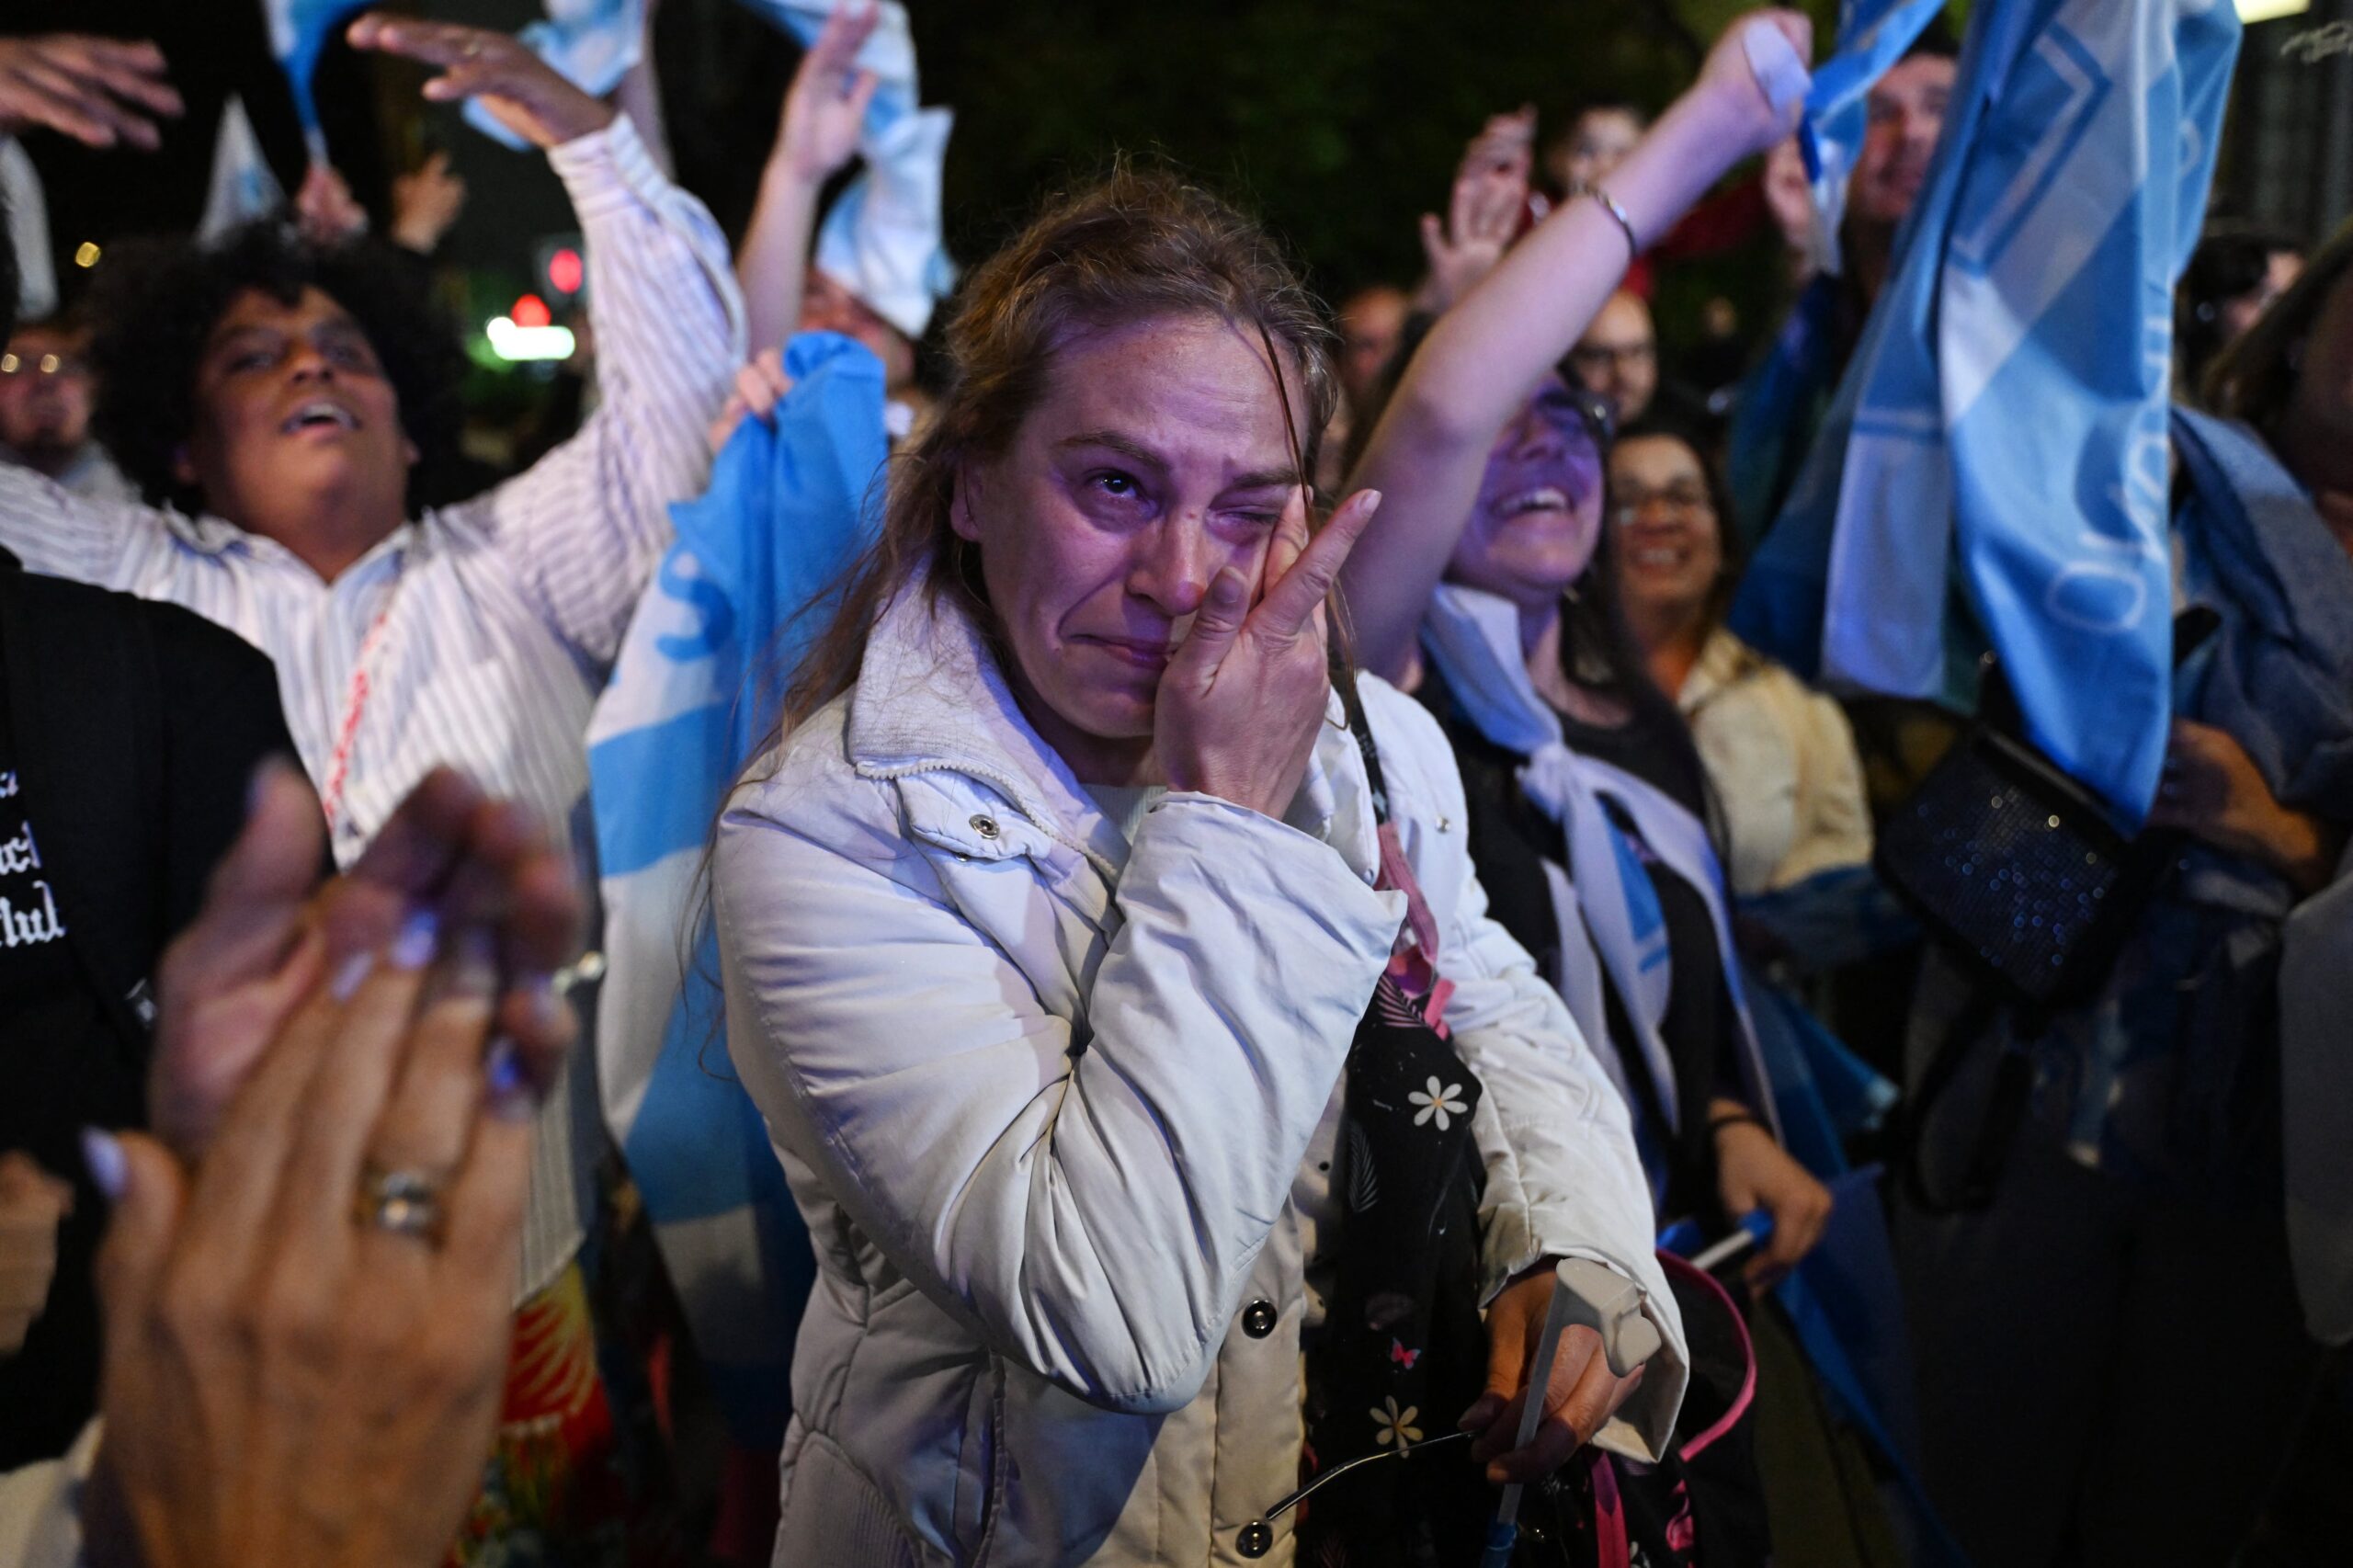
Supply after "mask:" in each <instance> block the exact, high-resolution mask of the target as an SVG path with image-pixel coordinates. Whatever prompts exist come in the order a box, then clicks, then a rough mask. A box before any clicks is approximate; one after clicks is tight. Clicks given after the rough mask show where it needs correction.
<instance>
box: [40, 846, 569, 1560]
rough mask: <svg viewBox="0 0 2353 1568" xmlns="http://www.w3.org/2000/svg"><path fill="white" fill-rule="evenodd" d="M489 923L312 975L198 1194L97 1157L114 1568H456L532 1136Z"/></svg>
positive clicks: (111, 1150)
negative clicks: (512, 1061)
mask: <svg viewBox="0 0 2353 1568" xmlns="http://www.w3.org/2000/svg"><path fill="white" fill-rule="evenodd" d="M463 875H464V873H463V872H462V870H461V871H460V873H459V876H460V880H462V879H463ZM216 902H217V900H216ZM213 912H214V911H211V910H208V914H210V913H213ZM478 912H479V906H472V905H469V904H468V903H466V902H465V901H464V900H463V899H462V898H460V899H459V900H458V901H456V902H455V903H451V904H449V905H448V906H447V907H445V908H444V910H443V915H444V918H443V919H441V920H439V921H436V920H435V919H434V918H432V917H431V916H430V915H427V914H424V913H421V912H413V913H412V914H411V915H409V917H408V918H407V919H405V920H404V922H403V923H402V925H401V926H400V928H399V929H398V931H397V932H396V933H395V934H393V935H392V937H391V939H390V940H389V941H386V942H384V943H382V944H381V945H378V946H376V947H372V948H370V949H365V950H363V951H362V952H361V953H360V954H359V955H358V956H357V961H356V962H347V963H346V964H345V965H343V966H341V967H339V968H337V969H335V970H332V971H326V972H319V971H317V970H316V969H315V968H314V969H313V970H312V971H310V973H311V978H310V982H309V983H308V984H307V985H306V986H305V987H304V989H303V992H302V994H301V997H300V998H299V1000H298V1002H297V1004H296V1006H294V1007H293V1008H292V1009H291V1011H290V1013H289V1014H288V1015H287V1016H286V1017H284V1018H283V1019H282V1020H281V1021H280V1023H279V1025H278V1028H277V1029H276V1031H275V1033H274V1036H273V1038H272V1039H271V1040H269V1041H268V1042H267V1049H266V1051H264V1053H263V1055H262V1057H261V1060H260V1062H259V1064H258V1066H257V1067H256V1070H255V1071H254V1073H253V1074H252V1075H251V1077H250V1079H249V1080H248V1081H247V1082H246V1083H245V1084H244V1086H243V1087H242V1088H240V1089H239V1091H238V1092H237V1094H236V1096H235V1098H234V1100H233V1103H232V1104H231V1106H230V1107H229V1109H228V1112H227V1115H226V1118H225V1119H224V1121H223V1123H222V1135H221V1137H220V1138H219V1139H218V1140H217V1141H215V1142H214V1143H213V1144H212V1146H211V1147H210V1149H209V1150H208V1151H207V1152H206V1153H205V1155H204V1157H203V1158H202V1159H201V1160H200V1161H199V1162H198V1163H197V1164H196V1165H195V1166H194V1168H193V1169H189V1168H188V1167H187V1166H185V1165H183V1164H182V1162H181V1161H180V1160H178V1159H176V1158H175V1157H174V1155H173V1154H172V1153H171V1152H170V1151H168V1150H167V1149H165V1147H164V1145H163V1144H161V1143H159V1142H155V1141H154V1140H153V1139H151V1138H147V1137H144V1136H142V1135H139V1134H135V1133H133V1134H125V1135H123V1136H122V1137H121V1138H120V1139H119V1140H104V1139H100V1140H97V1141H95V1142H94V1145H93V1157H92V1162H91V1163H92V1168H93V1173H94V1175H96V1176H97V1177H98V1179H99V1185H100V1186H101V1187H103V1188H105V1189H107V1190H108V1193H109V1195H110V1196H111V1197H112V1198H113V1199H115V1205H116V1206H115V1211H114V1216H113V1221H112V1223H111V1224H110V1225H109V1227H108V1233H107V1239H106V1243H105V1244H104V1246H103V1248H102V1249H101V1251H100V1254H99V1259H98V1286H99V1293H100V1298H101V1301H102V1304H103V1306H104V1310H105V1321H106V1328H107V1334H106V1352H107V1354H106V1369H105V1381H104V1392H103V1395H102V1400H101V1407H102V1413H103V1415H104V1419H105V1423H106V1442H105V1445H104V1448H103V1449H102V1450H101V1453H100V1458H99V1469H98V1472H97V1476H96V1477H95V1478H94V1481H93V1484H92V1496H91V1499H90V1501H89V1503H88V1506H86V1507H85V1519H86V1520H87V1521H88V1523H89V1526H90V1529H91V1534H92V1537H93V1542H92V1544H93V1548H94V1551H93V1552H92V1557H93V1560H94V1561H109V1562H110V1561H118V1560H119V1561H135V1562H143V1563H145V1564H147V1565H149V1568H232V1565H234V1564H242V1563H250V1562H301V1563H309V1564H318V1565H322V1568H327V1565H336V1568H363V1565H364V1568H432V1565H434V1564H438V1562H441V1560H442V1558H443V1555H444V1554H445V1553H446V1552H447V1551H448V1550H449V1543H450V1540H451V1539H452V1537H453V1535H454V1534H455V1532H456V1530H457V1528H458V1526H459V1524H460V1521H461V1520H462V1518H463V1517H464V1515H465V1511H466V1507H467V1505H468V1504H469V1502H470V1501H471V1500H472V1498H473V1497H474V1495H475V1494H476V1493H477V1491H478V1490H479V1488H480V1486H481V1483H482V1465H483V1459H484V1457H485V1456H486V1455H487V1453H488V1452H489V1449H490V1443H491V1437H492V1432H493V1428H494V1424H495V1422H496V1419H497V1415H498V1408H499V1399H500V1393H501V1389H502V1385H503V1381H504V1372H505V1369H506V1359H507V1355H508V1348H509V1344H510V1328H509V1323H508V1313H509V1312H510V1310H511V1306H512V1302H513V1299H514V1292H515V1289H516V1282H517V1278H516V1277H517V1271H518V1269H519V1267H520V1255H521V1248H520V1245H519V1238H520V1234H521V1230H522V1219H523V1212H524V1205H525V1200H526V1195H527V1193H528V1190H529V1185H530V1161H531V1141H532V1130H533V1116H532V1105H533V1103H534V1102H533V1098H532V1096H531V1095H530V1094H529V1093H528V1092H520V1093H518V1092H517V1091H516V1090H515V1089H514V1088H513V1087H512V1086H511V1085H506V1084H504V1083H502V1081H501V1077H500V1074H499V1073H498V1071H497V1067H496V1062H497V1055H496V1048H495V1047H494V1046H491V1045H490V1044H489V1042H490V1041H491V1040H492V1039H493V1038H494V1037H493V1030H494V1022H495V1021H496V1019H497V1014H498V1004H497V999H498V986H499V964H498V950H499V946H500V940H499V937H498V935H497V933H496V932H495V930H494V928H493V927H491V926H485V925H483V924H481V923H479V922H478V921H476V920H474V919H473V918H472V915H474V914H475V913H478ZM486 1047H488V1050H487V1051H486V1049H485V1048H486ZM486 1055H487V1057H488V1060H489V1062H490V1064H491V1065H490V1069H489V1071H487V1072H486V1071H485V1058H486Z"/></svg>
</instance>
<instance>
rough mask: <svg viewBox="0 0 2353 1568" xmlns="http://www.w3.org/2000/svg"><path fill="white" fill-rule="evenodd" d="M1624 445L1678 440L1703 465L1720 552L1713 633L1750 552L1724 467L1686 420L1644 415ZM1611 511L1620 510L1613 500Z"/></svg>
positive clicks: (1711, 598)
mask: <svg viewBox="0 0 2353 1568" xmlns="http://www.w3.org/2000/svg"><path fill="white" fill-rule="evenodd" d="M1618 440H1619V442H1620V444H1621V445H1622V444H1623V443H1625V442H1627V441H1654V440H1655V441H1676V442H1679V443H1681V444H1682V446H1683V447H1684V448H1685V449H1687V450H1688V451H1689V452H1690V454H1691V456H1692V458H1693V459H1694V460H1696V461H1697V462H1698V463H1699V479H1700V483H1703V484H1704V485H1706V487H1707V491H1708V509H1709V510H1710V511H1711V512H1713V513H1715V515H1716V553H1717V557H1718V560H1719V562H1720V564H1719V565H1718V567H1717V569H1716V580H1715V583H1714V585H1712V586H1711V587H1710V588H1709V590H1708V607H1707V621H1706V626H1707V630H1708V631H1714V630H1715V629H1716V628H1717V627H1719V626H1722V624H1723V620H1724V616H1725V614H1726V613H1727V612H1728V611H1729V610H1730V609H1731V608H1732V596H1733V590H1734V589H1736V588H1738V587H1739V586H1740V574H1741V573H1742V572H1743V571H1744V570H1745V569H1746V567H1747V565H1748V558H1747V552H1746V551H1745V550H1744V549H1743V547H1742V540H1741V537H1740V529H1739V528H1736V527H1734V526H1733V510H1732V489H1731V487H1730V486H1729V485H1728V484H1727V483H1725V482H1724V475H1723V465H1722V463H1720V462H1718V461H1716V460H1715V459H1714V458H1713V457H1711V455H1710V454H1709V451H1708V445H1707V443H1706V442H1705V441H1703V440H1701V439H1700V438H1699V433H1698V432H1696V431H1694V430H1693V429H1692V428H1691V427H1690V426H1688V425H1686V424H1684V423H1683V422H1682V421H1680V420H1677V419H1675V418H1672V417H1669V416H1666V415H1649V414H1646V415H1643V417H1642V418H1641V419H1640V420H1637V421H1636V422H1635V423H1633V424H1631V425H1629V426H1626V427H1625V428H1624V429H1622V430H1620V431H1619V432H1618ZM1610 510H1611V511H1612V512H1615V511H1616V510H1617V504H1616V501H1615V499H1614V498H1613V499H1612V501H1611V503H1610Z"/></svg>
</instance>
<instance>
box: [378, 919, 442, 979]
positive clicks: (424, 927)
mask: <svg viewBox="0 0 2353 1568" xmlns="http://www.w3.org/2000/svg"><path fill="white" fill-rule="evenodd" d="M440 938H441V916H440V915H439V913H438V911H435V910H432V909H418V910H413V911H411V912H410V914H409V917H408V918H407V919H406V920H404V921H402V922H401V929H400V935H398V936H396V937H393V938H392V946H391V947H390V948H388V949H385V952H384V958H385V960H387V961H388V962H390V963H391V964H392V967H393V968H394V969H401V970H418V969H423V968H424V967H425V966H426V964H428V963H430V962H432V961H433V949H435V948H436V947H437V946H438V945H439V942H440Z"/></svg>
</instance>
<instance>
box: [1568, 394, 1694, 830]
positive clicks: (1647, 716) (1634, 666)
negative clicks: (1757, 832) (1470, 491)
mask: <svg viewBox="0 0 2353 1568" xmlns="http://www.w3.org/2000/svg"><path fill="white" fill-rule="evenodd" d="M1654 434H1662V435H1663V434H1671V432H1667V431H1663V430H1662V431H1656V432H1654ZM1618 438H1619V439H1620V440H1623V439H1625V436H1624V435H1622V434H1621V435H1620V437H1618ZM1608 459H1609V453H1608V449H1607V448H1605V449H1603V451H1602V472H1604V473H1605V474H1607V473H1608V466H1609V464H1608ZM1608 506H1609V502H1608V484H1607V483H1606V482H1605V483H1604V485H1603V493H1602V517H1601V528H1600V530H1599V531H1598V532H1597V534H1596V535H1595V538H1594V544H1593V559H1592V560H1591V561H1589V562H1586V568H1585V574H1584V575H1583V576H1581V577H1579V578H1578V579H1577V580H1576V582H1575V583H1574V585H1571V587H1570V590H1569V594H1568V598H1567V602H1566V603H1565V604H1563V606H1562V608H1561V673H1562V674H1563V675H1564V676H1568V677H1569V679H1570V681H1571V682H1572V683H1574V684H1575V685H1577V686H1580V687H1584V688H1585V689H1586V690H1587V691H1590V692H1595V693H1597V694H1599V695H1602V696H1606V697H1611V698H1615V699H1617V700H1618V701H1620V702H1621V703H1623V704H1625V706H1626V709H1627V710H1628V711H1629V712H1630V713H1631V715H1632V717H1631V719H1630V720H1629V721H1628V728H1629V729H1631V730H1633V731H1634V732H1636V733H1638V734H1640V735H1641V736H1643V738H1644V739H1646V740H1648V741H1649V742H1650V743H1651V744H1653V745H1654V746H1655V747H1656V748H1657V750H1656V755H1658V756H1661V757H1662V758H1664V759H1665V762H1666V763H1667V764H1668V765H1670V766H1671V767H1673V768H1674V769H1675V770H1676V771H1677V772H1679V773H1681V774H1682V775H1683V780H1682V781H1683V784H1684V787H1685V790H1686V791H1688V798H1690V799H1694V800H1698V801H1703V802H1705V804H1704V805H1703V808H1702V810H1701V812H1699V815H1700V816H1701V818H1702V820H1703V821H1705V822H1706V823H1707V825H1708V830H1709V835H1710V836H1711V838H1713V839H1714V840H1715V842H1716V846H1717V848H1718V849H1719V850H1720V851H1721V850H1722V847H1723V843H1724V834H1723V824H1722V821H1721V820H1720V818H1721V813H1720V812H1718V811H1717V810H1716V806H1715V797H1714V793H1713V791H1712V790H1711V788H1710V786H1709V783H1708V770H1707V768H1706V767H1705V766H1704V765H1702V764H1701V762H1700V760H1699V745H1698V744H1697V743H1695V742H1694V741H1693V740H1692V738H1691V726H1690V724H1689V723H1688V722H1687V721H1686V720H1685V719H1684V717H1683V710H1681V709H1680V708H1677V706H1676V705H1675V699H1673V698H1671V697H1669V696H1667V694H1666V693H1665V691H1663V690H1661V689H1660V687H1659V684H1658V682H1657V681H1655V680H1654V679H1652V678H1651V666H1650V661H1649V660H1648V659H1646V658H1644V657H1643V649H1642V644H1641V643H1639V642H1635V641H1634V633H1633V631H1631V629H1630V628H1629V627H1628V626H1627V624H1626V611H1625V604H1624V600H1623V598H1622V597H1621V596H1620V588H1619V582H1618V539H1617V533H1618V530H1617V529H1616V528H1612V527H1610V524H1609V513H1608ZM1669 793H1670V794H1678V795H1679V794H1681V793H1682V792H1680V791H1675V790H1669Z"/></svg>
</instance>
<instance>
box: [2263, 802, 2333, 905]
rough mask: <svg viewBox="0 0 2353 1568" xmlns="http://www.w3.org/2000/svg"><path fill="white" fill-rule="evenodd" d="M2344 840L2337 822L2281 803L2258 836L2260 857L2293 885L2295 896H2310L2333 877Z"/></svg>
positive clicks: (2326, 884)
mask: <svg viewBox="0 0 2353 1568" xmlns="http://www.w3.org/2000/svg"><path fill="white" fill-rule="evenodd" d="M2345 841H2346V829H2345V828H2344V827H2343V826H2341V825H2340V824H2336V823H2331V822H2326V821H2324V820H2323V819H2321V818H2319V817H2316V816H2313V814H2311V813H2310V812H2299V811H2291V810H2290V809H2289V808H2287V807H2285V806H2282V807H2279V809H2278V810H2277V811H2275V812H2273V813H2272V817H2271V824H2270V826H2269V827H2268V829H2267V830H2266V831H2265V832H2264V833H2263V835H2262V836H2261V841H2260V842H2261V846H2262V848H2261V857H2262V858H2263V859H2265V860H2268V861H2269V862H2270V864H2271V868H2272V869H2274V870H2276V871H2278V872H2279V874H2280V875H2281V876H2283V877H2285V878H2287V879H2288V881H2290V883H2291V884H2293V886H2294V887H2295V890H2296V896H2297V897H2298V898H2310V897H2311V896H2312V895H2313V894H2314V893H2316V892H2320V891H2321V890H2322V889H2323V888H2325V887H2326V886H2328V884H2329V883H2330V882H2332V881H2335V880H2336V868H2337V864H2338V862H2339V861H2340V860H2342V859H2343V858H2344V855H2345Z"/></svg>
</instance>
